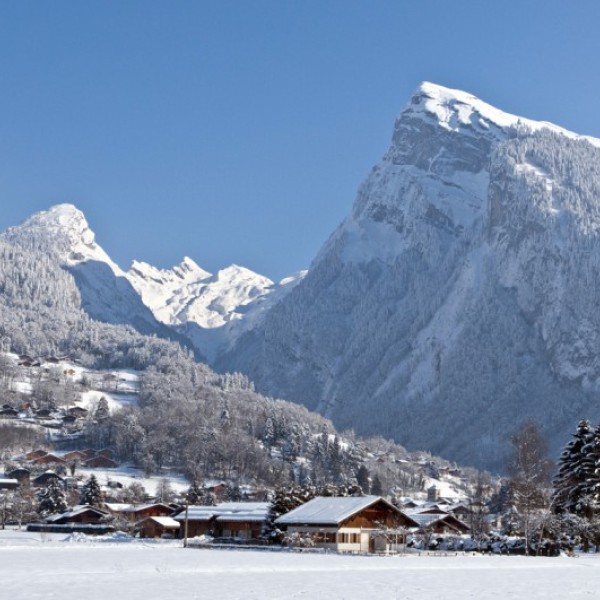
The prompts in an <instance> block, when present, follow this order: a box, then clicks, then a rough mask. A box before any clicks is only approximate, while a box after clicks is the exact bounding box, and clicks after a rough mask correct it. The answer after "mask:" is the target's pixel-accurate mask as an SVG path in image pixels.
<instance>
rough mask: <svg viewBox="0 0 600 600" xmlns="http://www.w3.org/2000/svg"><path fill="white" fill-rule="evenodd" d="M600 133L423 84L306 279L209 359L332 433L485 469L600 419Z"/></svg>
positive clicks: (555, 441) (559, 441) (556, 443)
mask: <svg viewBox="0 0 600 600" xmlns="http://www.w3.org/2000/svg"><path fill="white" fill-rule="evenodd" d="M598 145H600V142H599V141H598V140H595V139H593V138H584V137H581V136H577V135H575V134H572V133H570V132H567V131H565V130H562V129H560V128H558V127H556V126H553V125H550V124H547V123H538V122H535V121H529V120H526V119H520V118H518V117H514V116H512V115H507V114H505V113H503V112H501V111H499V110H497V109H495V108H493V107H491V106H489V105H487V104H485V103H483V102H482V101H480V100H478V99H476V98H474V97H473V96H470V95H468V94H465V93H464V92H458V91H455V90H448V89H446V88H441V87H438V86H434V85H432V84H423V85H422V86H420V87H419V89H418V90H417V91H416V92H415V94H414V96H413V97H412V99H411V101H410V102H409V104H408V105H407V107H406V108H405V109H404V110H403V111H402V113H401V114H400V116H399V117H398V119H397V121H396V124H395V129H394V134H393V139H392V144H391V147H390V149H389V150H388V152H387V153H386V155H385V156H384V158H383V159H382V161H381V162H380V163H379V164H378V165H377V166H375V167H374V168H373V170H372V172H371V174H370V175H369V176H368V178H367V179H366V181H365V182H364V184H363V185H362V186H361V188H360V189H359V192H358V196H357V198H356V201H355V203H354V207H353V209H352V212H351V214H350V216H349V217H348V218H347V219H346V220H345V221H344V222H343V223H342V224H341V225H340V227H339V228H338V229H337V231H335V232H334V233H333V235H332V236H331V237H330V239H329V240H328V241H327V242H326V244H325V245H324V247H323V248H322V250H321V251H320V253H319V255H318V256H317V257H316V259H315V260H314V262H313V264H312V265H311V268H310V270H309V273H308V275H307V276H306V277H305V278H304V280H303V281H302V282H301V283H300V284H298V286H297V287H296V288H295V289H293V290H292V291H291V292H290V293H289V294H288V295H287V296H286V297H285V298H283V300H281V301H280V302H279V303H278V304H275V305H274V306H273V307H272V308H271V309H270V310H269V312H268V313H267V315H266V316H265V318H264V320H263V322H262V323H261V324H259V325H258V326H257V327H256V328H255V329H254V330H252V331H249V332H247V333H245V334H244V335H243V336H241V337H240V339H239V340H238V341H237V343H236V345H235V346H234V348H233V350H232V351H230V352H228V353H227V354H225V355H224V356H223V357H221V359H219V360H218V361H217V366H218V367H219V368H221V369H227V370H237V371H242V372H245V373H247V374H248V375H249V376H250V377H251V378H252V379H253V380H254V381H255V383H256V385H257V387H258V389H260V390H261V391H263V392H265V393H268V394H271V395H276V396H281V397H285V398H288V399H293V400H296V401H298V402H302V403H304V404H306V405H307V406H308V407H309V408H316V409H318V410H320V411H321V412H323V413H324V414H326V415H327V416H329V417H331V418H332V419H333V420H334V422H335V423H336V424H337V425H338V427H341V428H345V427H347V428H354V429H356V430H357V431H360V432H363V433H380V434H382V435H384V436H386V437H393V438H394V439H396V440H397V441H399V442H400V443H402V444H404V445H406V446H408V447H411V448H417V447H419V448H427V449H430V450H432V451H434V452H437V453H440V454H443V455H445V456H448V457H449V458H454V459H456V460H460V461H462V462H471V463H473V464H478V465H480V466H489V467H496V466H499V465H500V464H501V463H502V459H503V455H504V453H505V451H506V445H507V441H508V438H509V437H510V434H511V433H512V432H513V431H514V430H515V429H516V428H517V427H518V425H519V424H520V422H521V421H522V420H523V419H525V418H527V417H534V418H536V419H538V420H539V421H540V422H541V423H542V425H543V427H544V428H545V430H546V431H547V433H549V434H550V435H551V439H552V443H553V444H554V446H555V447H559V446H561V445H562V444H563V443H564V441H565V439H566V436H567V435H568V431H569V430H570V429H571V428H572V426H573V423H574V422H575V421H576V420H577V419H578V418H580V417H583V416H586V417H590V418H597V417H598V416H600V407H597V406H596V403H595V401H594V397H595V395H596V393H597V388H598V384H599V379H598V378H599V377H600V361H599V360H598V358H597V356H596V349H597V348H598V347H600V346H599V344H598V342H600V321H599V318H598V316H597V310H596V308H595V307H596V306H597V305H598V300H599V292H598V282H599V279H598V268H599V265H600V244H599V238H598V227H599V226H600V173H599V169H600V149H599V148H598Z"/></svg>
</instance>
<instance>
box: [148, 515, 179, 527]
mask: <svg viewBox="0 0 600 600" xmlns="http://www.w3.org/2000/svg"><path fill="white" fill-rule="evenodd" d="M144 521H154V522H155V523H158V524H159V525H161V526H162V527H171V528H173V529H179V527H181V523H179V522H178V521H176V520H175V519H172V518H171V517H148V518H147V519H144ZM144 521H142V523H143V522H144Z"/></svg>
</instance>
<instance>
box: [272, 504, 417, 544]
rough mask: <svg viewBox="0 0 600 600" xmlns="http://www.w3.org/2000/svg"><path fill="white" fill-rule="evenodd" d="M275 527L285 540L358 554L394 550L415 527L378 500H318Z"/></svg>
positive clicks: (403, 514) (401, 514)
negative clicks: (283, 531) (284, 533)
mask: <svg viewBox="0 0 600 600" xmlns="http://www.w3.org/2000/svg"><path fill="white" fill-rule="evenodd" d="M275 524H276V525H278V526H280V527H284V528H286V529H287V533H288V535H289V536H292V537H293V536H294V535H297V536H298V537H304V538H310V540H311V542H312V545H314V546H316V547H318V548H326V549H330V550H335V551H337V552H350V553H360V554H367V553H374V552H387V551H390V550H391V551H394V550H397V549H398V546H399V544H400V543H402V542H403V532H404V530H406V529H408V528H412V527H416V526H418V524H417V522H416V521H414V520H413V519H412V518H411V517H409V516H408V515H406V514H405V513H403V512H402V511H401V510H400V509H399V508H397V507H396V506H394V505H393V504H391V503H390V502H388V501H387V500H385V499H384V498H381V497H380V496H346V497H323V496H319V497H317V498H313V499H312V500H310V501H309V502H306V503H305V504H303V505H302V506H299V507H298V508H296V509H294V510H292V511H290V512H289V513H287V514H285V515H282V516H281V517H279V518H278V519H276V520H275Z"/></svg>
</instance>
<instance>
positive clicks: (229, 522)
mask: <svg viewBox="0 0 600 600" xmlns="http://www.w3.org/2000/svg"><path fill="white" fill-rule="evenodd" d="M269 506H270V505H269V503H268V502H221V503H219V504H217V505H216V506H190V507H188V511H187V523H188V537H198V536H202V535H209V536H211V537H213V538H236V539H238V540H241V541H244V542H250V541H252V540H258V538H259V537H260V534H261V531H262V528H263V525H264V524H265V522H266V520H267V515H268V514H269ZM174 518H175V520H176V521H178V522H179V523H181V534H182V535H184V532H185V520H186V511H182V512H181V513H179V514H178V515H177V516H175V517H174Z"/></svg>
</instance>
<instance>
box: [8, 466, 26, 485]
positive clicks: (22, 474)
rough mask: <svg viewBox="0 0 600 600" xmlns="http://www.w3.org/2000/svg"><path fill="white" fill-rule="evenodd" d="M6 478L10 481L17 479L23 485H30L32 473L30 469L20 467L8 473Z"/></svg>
mask: <svg viewBox="0 0 600 600" xmlns="http://www.w3.org/2000/svg"><path fill="white" fill-rule="evenodd" d="M6 477H7V478H8V479H17V480H18V481H19V483H21V484H23V483H29V479H30V478H31V471H30V470H29V469H25V468H24V467H18V468H16V469H13V470H12V471H10V472H8V473H6Z"/></svg>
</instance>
